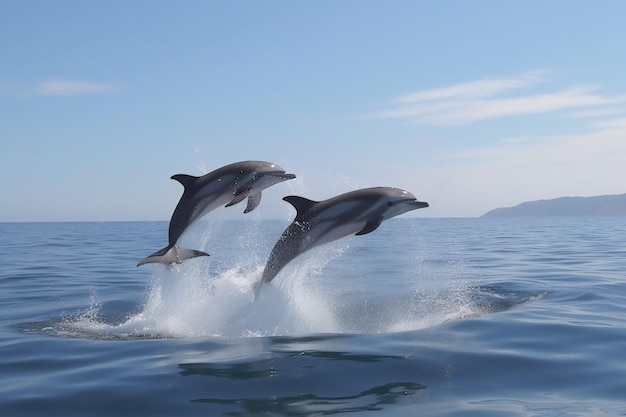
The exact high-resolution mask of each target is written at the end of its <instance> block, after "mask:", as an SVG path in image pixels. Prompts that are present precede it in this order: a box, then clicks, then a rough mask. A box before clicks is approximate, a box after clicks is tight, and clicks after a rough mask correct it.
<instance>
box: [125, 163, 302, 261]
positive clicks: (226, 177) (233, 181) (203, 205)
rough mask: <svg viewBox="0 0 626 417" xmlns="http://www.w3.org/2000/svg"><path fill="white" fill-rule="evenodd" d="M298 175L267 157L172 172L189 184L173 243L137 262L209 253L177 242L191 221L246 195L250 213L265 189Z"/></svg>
mask: <svg viewBox="0 0 626 417" xmlns="http://www.w3.org/2000/svg"><path fill="white" fill-rule="evenodd" d="M295 177H296V176H295V175H293V174H287V173H286V172H285V170H284V169H282V168H281V167H279V166H278V165H276V164H273V163H271V162H263V161H243V162H236V163H234V164H230V165H226V166H224V167H222V168H219V169H216V170H215V171H212V172H209V173H208V174H206V175H203V176H201V177H194V176H191V175H185V174H178V175H174V176H172V179H173V180H176V181H178V182H180V183H181V184H182V185H183V187H185V191H184V192H183V195H182V196H181V197H180V201H179V202H178V205H177V206H176V209H174V213H173V214H172V218H171V220H170V226H169V244H168V245H167V246H166V247H164V248H163V249H161V250H159V251H157V252H155V253H153V254H152V255H150V256H148V257H147V258H145V259H143V260H142V261H141V262H139V263H138V264H137V266H139V265H143V264H147V263H151V262H154V263H163V264H172V263H181V262H183V261H184V260H185V259H190V258H195V257H197V256H208V254H207V253H204V252H201V251H198V250H194V249H186V248H180V247H177V246H176V242H177V241H178V239H179V238H180V236H181V235H182V234H183V232H184V231H185V230H186V229H187V228H188V227H189V225H190V224H192V223H193V222H194V221H196V220H197V219H199V218H200V217H202V216H204V215H205V214H207V213H208V212H210V211H211V210H213V209H215V208H217V207H219V206H221V205H222V204H225V207H230V206H232V205H234V204H237V203H239V202H241V201H242V200H243V199H245V198H246V197H247V198H248V205H247V206H246V209H245V210H244V213H249V212H251V211H252V210H254V209H255V208H256V207H257V206H258V205H259V202H260V201H261V192H262V191H263V190H264V189H266V188H268V187H270V186H272V185H274V184H277V183H279V182H282V181H286V180H290V179H293V178H295Z"/></svg>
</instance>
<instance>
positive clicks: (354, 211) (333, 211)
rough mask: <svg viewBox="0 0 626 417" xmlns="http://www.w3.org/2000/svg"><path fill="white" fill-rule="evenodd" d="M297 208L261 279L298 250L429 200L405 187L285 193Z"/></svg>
mask: <svg viewBox="0 0 626 417" xmlns="http://www.w3.org/2000/svg"><path fill="white" fill-rule="evenodd" d="M283 200H285V201H287V202H289V203H290V204H291V205H292V206H294V207H295V209H296V211H297V215H296V218H295V219H294V220H293V222H292V223H291V224H290V225H289V227H287V229H285V231H284V232H283V234H282V235H281V236H280V238H279V239H278V242H276V244H275V245H274V248H273V249H272V252H271V253H270V256H269V258H268V260H267V263H266V264H265V270H264V271H263V279H262V280H261V282H262V283H263V282H269V281H271V280H272V279H274V277H276V275H277V274H278V273H279V272H280V270H281V269H283V267H284V266H285V265H287V264H288V263H289V262H290V261H291V260H293V259H294V258H295V257H297V256H298V255H300V254H301V253H303V252H305V251H307V250H309V249H311V248H314V247H316V246H319V245H322V244H324V243H328V242H332V241H334V240H337V239H340V238H342V237H345V236H348V235H351V234H353V233H354V234H356V235H357V236H358V235H365V234H367V233H370V232H373V231H374V230H376V229H377V228H378V226H380V223H381V222H382V221H383V220H387V219H390V218H392V217H394V216H397V215H399V214H402V213H405V212H407V211H410V210H415V209H419V208H424V207H428V203H426V202H422V201H417V198H416V197H415V196H414V195H413V194H411V193H409V192H407V191H404V190H400V189H398V188H391V187H376V188H364V189H361V190H356V191H351V192H348V193H345V194H341V195H338V196H336V197H333V198H330V199H328V200H324V201H312V200H308V199H306V198H304V197H298V196H287V197H284V198H283Z"/></svg>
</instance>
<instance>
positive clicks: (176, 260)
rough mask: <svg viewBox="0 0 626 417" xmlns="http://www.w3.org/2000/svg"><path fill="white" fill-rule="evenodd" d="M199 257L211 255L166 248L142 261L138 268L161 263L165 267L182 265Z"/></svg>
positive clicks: (193, 250)
mask: <svg viewBox="0 0 626 417" xmlns="http://www.w3.org/2000/svg"><path fill="white" fill-rule="evenodd" d="M199 256H209V254H208V253H206V252H202V251H199V250H195V249H187V248H178V247H176V246H171V247H170V246H166V247H164V248H163V249H161V250H160V251H157V252H155V253H153V254H152V255H150V256H148V257H147V258H144V259H142V260H141V261H140V262H139V263H138V264H137V266H141V265H144V264H150V263H160V264H165V265H171V264H181V263H183V261H185V260H187V259H192V258H197V257H199Z"/></svg>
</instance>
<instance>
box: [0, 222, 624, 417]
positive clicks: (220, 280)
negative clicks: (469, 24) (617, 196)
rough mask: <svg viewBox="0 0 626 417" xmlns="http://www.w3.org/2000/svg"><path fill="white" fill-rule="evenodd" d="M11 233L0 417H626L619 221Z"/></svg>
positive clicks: (3, 235)
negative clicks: (304, 232) (176, 257)
mask: <svg viewBox="0 0 626 417" xmlns="http://www.w3.org/2000/svg"><path fill="white" fill-rule="evenodd" d="M286 226H287V222H286V221H285V222H281V221H261V220H254V221H247V222H243V221H241V222H229V221H221V222H203V223H199V224H198V225H196V226H194V228H193V229H192V230H190V231H189V233H187V234H186V235H185V236H184V242H183V244H184V246H187V247H192V248H196V249H201V250H205V251H207V252H209V253H210V254H211V256H210V257H208V258H201V259H195V260H191V261H188V262H186V263H185V264H183V265H182V266H180V267H172V268H166V267H163V266H160V265H147V266H142V267H140V268H137V267H136V266H135V265H136V263H137V262H138V261H139V260H141V259H142V258H143V257H145V256H147V255H148V254H150V253H152V252H154V251H156V250H157V249H159V248H161V247H163V246H164V245H165V243H166V236H167V223H166V222H154V223H151V222H136V223H134V222H129V223H7V224H0V306H1V315H0V415H1V416H3V417H4V416H64V417H67V416H139V415H141V416H219V415H224V416H257V415H259V416H322V415H348V414H350V415H372V416H379V415H380V416H480V417H484V416H594V417H595V416H619V415H626V218H562V219H559V218H557V219H554V218H551V219H524V220H522V219H516V220H510V219H506V220H505V219H478V218H477V219H406V218H399V219H393V220H390V221H387V222H385V223H383V225H382V226H381V227H380V228H379V229H378V230H376V231H375V232H373V233H371V234H368V235H365V236H355V237H350V238H346V239H343V240H341V241H338V242H335V243H333V244H330V245H328V246H325V247H322V248H319V249H317V250H314V251H312V252H310V253H308V254H306V255H304V256H302V257H301V258H298V259H297V260H296V261H294V262H293V263H292V264H290V265H289V266H288V267H287V268H285V269H284V270H283V271H282V272H281V274H280V275H279V276H278V277H277V278H276V279H275V280H274V281H272V283H271V284H270V285H267V286H265V287H263V288H262V289H261V291H260V293H259V294H258V296H256V297H255V292H254V284H255V282H256V281H257V280H258V279H259V278H260V276H261V273H262V269H263V264H264V261H265V259H266V258H267V255H268V253H269V251H270V250H271V247H272V246H273V244H274V242H275V240H276V239H277V237H278V236H279V235H280V233H281V231H282V230H283V229H284V227H286Z"/></svg>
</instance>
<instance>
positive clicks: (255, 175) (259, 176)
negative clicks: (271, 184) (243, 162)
mask: <svg viewBox="0 0 626 417" xmlns="http://www.w3.org/2000/svg"><path fill="white" fill-rule="evenodd" d="M262 176H263V174H261V173H259V172H255V173H254V174H252V181H256V180H258V179H259V178H261V177H262Z"/></svg>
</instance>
